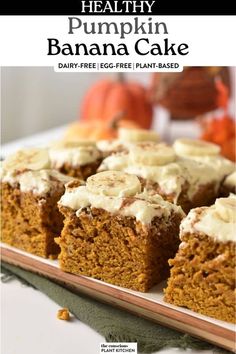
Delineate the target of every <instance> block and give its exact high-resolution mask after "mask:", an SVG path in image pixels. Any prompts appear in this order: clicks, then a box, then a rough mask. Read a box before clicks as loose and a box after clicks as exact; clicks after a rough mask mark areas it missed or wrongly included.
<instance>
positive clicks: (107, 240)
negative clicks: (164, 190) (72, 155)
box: [57, 171, 184, 291]
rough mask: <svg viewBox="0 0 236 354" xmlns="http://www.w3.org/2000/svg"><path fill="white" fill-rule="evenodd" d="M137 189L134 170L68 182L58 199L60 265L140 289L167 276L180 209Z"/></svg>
mask: <svg viewBox="0 0 236 354" xmlns="http://www.w3.org/2000/svg"><path fill="white" fill-rule="evenodd" d="M141 189H142V186H141V183H140V181H139V179H138V178H137V177H136V176H135V175H129V174H126V173H123V172H119V171H106V172H101V173H97V174H95V175H93V176H91V177H89V178H88V179H87V182H86V185H84V186H80V187H74V186H73V185H70V183H69V184H67V187H66V192H65V194H64V195H63V196H62V197H61V199H60V201H59V203H58V204H59V209H60V211H61V213H62V214H63V215H64V217H65V220H64V228H63V230H62V233H61V236H60V237H59V238H58V239H57V242H58V244H59V246H60V248H61V253H60V255H59V264H60V267H61V269H62V270H64V271H66V272H70V273H74V274H81V275H86V276H90V277H93V278H96V279H100V280H103V281H105V282H108V283H111V284H115V285H120V286H123V287H126V288H130V289H134V290H139V291H147V290H148V289H150V288H151V287H152V286H153V285H154V284H157V283H158V282H160V281H161V280H163V279H165V278H166V277H167V276H168V273H169V267H168V259H169V258H170V257H172V256H174V254H175V252H176V250H177V248H178V244H179V236H178V235H179V224H180V221H181V219H182V218H183V217H184V213H183V211H182V209H181V207H178V206H176V205H174V204H171V203H169V202H166V201H164V200H163V199H162V197H161V196H159V195H155V196H151V195H149V194H148V193H142V192H141Z"/></svg>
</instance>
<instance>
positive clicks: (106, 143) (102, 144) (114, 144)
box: [97, 139, 131, 152]
mask: <svg viewBox="0 0 236 354" xmlns="http://www.w3.org/2000/svg"><path fill="white" fill-rule="evenodd" d="M130 145H131V143H128V142H125V141H121V140H118V139H112V140H99V141H98V142H97V148H98V149H99V150H100V151H102V152H112V151H117V150H125V149H129V147H130Z"/></svg>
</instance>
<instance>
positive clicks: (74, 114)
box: [1, 67, 235, 144]
mask: <svg viewBox="0 0 236 354" xmlns="http://www.w3.org/2000/svg"><path fill="white" fill-rule="evenodd" d="M107 79H110V80H112V81H113V82H117V83H118V82H121V81H122V82H123V86H119V90H118V85H117V90H116V93H114V94H113V95H110V96H109V95H108V94H106V95H105V94H103V98H101V99H100V101H101V100H103V101H104V97H105V100H106V101H109V102H111V101H112V102H113V103H111V104H110V103H109V104H110V106H111V105H113V106H114V109H113V111H112V108H111V107H110V108H109V114H110V115H112V114H114V115H115V114H116V113H119V112H118V111H117V112H116V111H115V109H116V110H117V109H118V108H117V102H119V104H121V105H122V104H124V106H125V108H124V110H125V112H128V111H129V116H128V117H125V118H127V119H129V120H130V119H131V120H133V121H135V115H137V107H139V108H140V109H139V110H141V109H143V107H141V106H139V104H140V99H139V98H138V96H137V97H136V102H135V101H134V100H133V98H132V99H131V97H129V93H128V90H126V88H125V87H124V82H125V83H129V82H131V81H132V82H135V83H136V86H137V87H138V85H140V86H144V89H145V93H142V95H143V96H144V94H145V100H146V101H148V103H147V102H146V101H145V102H143V106H144V105H146V104H148V105H150V106H151V109H152V119H151V120H150V119H149V118H150V117H149V118H147V117H146V118H145V117H143V120H145V119H149V120H150V124H149V123H148V124H142V122H141V126H143V127H145V128H150V127H151V128H154V129H156V130H158V131H160V132H161V134H162V135H164V134H165V132H167V130H168V133H169V134H170V132H171V129H172V130H174V131H175V133H176V132H177V130H179V134H177V135H192V136H194V137H195V135H198V134H199V132H196V129H198V130H199V124H198V123H197V124H195V125H193V124H192V123H193V122H195V123H196V122H197V121H196V120H194V119H195V118H196V117H199V116H200V115H201V116H202V115H206V113H209V112H210V114H211V115H212V114H213V115H214V114H215V113H212V112H216V111H217V110H218V109H221V110H222V109H223V111H224V112H223V113H222V112H221V114H230V116H231V118H232V119H235V68H233V67H231V68H227V67H187V68H185V69H184V71H183V72H182V73H162V74H160V73H155V74H154V73H127V74H126V73H125V74H123V73H122V79H121V77H118V74H117V73H56V72H54V70H53V68H52V67H2V68H1V117H2V119H1V123H2V130H1V132H2V133H1V137H2V144H4V143H7V142H10V141H12V140H15V139H18V138H22V137H25V136H30V135H32V134H35V133H38V132H41V131H46V130H48V129H51V128H54V127H58V126H61V125H67V124H70V123H71V122H72V121H75V120H79V119H80V118H81V107H82V106H83V105H85V100H86V107H87V108H85V111H86V112H87V114H88V116H89V115H90V117H88V120H89V119H91V115H93V116H94V115H95V114H97V115H98V116H97V117H94V118H96V119H97V118H98V119H101V120H104V119H106V120H107V118H104V116H102V115H103V113H104V112H102V113H101V111H102V108H101V106H102V104H103V103H104V102H103V103H101V102H99V103H98V102H96V101H98V100H99V97H100V96H99V95H100V94H101V92H102V90H103V91H104V90H105V88H104V86H105V85H104V84H102V85H100V86H99V85H98V86H97V88H96V87H95V89H96V90H95V91H93V92H92V93H91V92H90V93H88V92H89V91H91V89H92V88H93V87H94V85H95V86H96V84H97V83H99V82H101V83H102V82H104V81H106V80H107ZM217 80H218V83H219V85H217V84H216V81H217ZM122 87H123V88H122ZM137 87H136V88H137ZM94 92H95V93H94ZM86 95H88V96H89V97H90V99H89V100H88V97H86ZM111 96H112V97H111ZM140 97H141V96H140ZM87 101H88V102H87ZM131 101H132V102H131ZM96 104H99V105H100V106H99V108H97V106H96ZM104 104H105V103H104ZM106 104H107V102H106ZM93 106H94V109H93V110H92V111H91V107H93ZM136 106H137V107H136ZM89 107H90V108H89ZM115 107H116V108H115ZM132 107H133V108H132ZM135 107H136V113H135V112H134V108H135ZM121 108H122V107H121ZM119 109H120V108H119ZM122 109H123V108H122ZM145 109H146V108H145ZM148 109H149V108H148ZM132 110H133V112H131V111H132ZM146 111H147V109H146ZM146 111H145V112H146ZM86 112H84V113H83V115H86ZM89 112H90V113H89ZM94 112H98V113H94ZM104 114H105V113H104ZM107 114H108V113H107ZM217 114H218V113H217ZM100 115H101V116H100ZM144 115H145V113H144ZM147 115H148V114H147ZM131 116H132V117H131ZM85 118H86V119H87V117H85ZM83 119H84V117H83ZM139 123H140V122H139ZM167 124H169V128H167V126H166V125H167ZM183 124H184V125H183ZM196 127H198V128H196ZM202 128H203V127H202V126H201V127H200V129H202ZM183 129H184V130H185V129H186V131H185V132H184V131H183ZM193 129H194V131H193ZM229 130H230V128H229ZM175 136H176V134H175ZM196 137H197V136H196ZM167 140H168V139H167Z"/></svg>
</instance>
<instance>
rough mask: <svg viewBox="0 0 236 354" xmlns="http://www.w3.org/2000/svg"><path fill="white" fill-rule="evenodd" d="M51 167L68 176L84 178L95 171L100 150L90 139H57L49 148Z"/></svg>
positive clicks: (98, 162)
mask: <svg viewBox="0 0 236 354" xmlns="http://www.w3.org/2000/svg"><path fill="white" fill-rule="evenodd" d="M49 156H50V161H51V167H52V168H55V169H56V170H58V171H59V172H61V173H64V174H66V175H68V176H72V177H76V178H81V179H84V180H86V179H87V178H88V177H89V176H91V175H93V174H94V173H96V171H97V168H98V166H99V165H100V163H101V161H102V155H101V152H100V151H99V150H98V149H97V147H96V144H95V143H94V142H92V141H90V140H79V141H59V142H57V143H54V144H52V145H51V147H50V148H49Z"/></svg>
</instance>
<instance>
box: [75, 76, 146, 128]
mask: <svg viewBox="0 0 236 354" xmlns="http://www.w3.org/2000/svg"><path fill="white" fill-rule="evenodd" d="M119 113H123V115H124V119H125V120H131V121H134V122H136V123H137V124H138V125H139V126H140V127H141V128H144V129H149V128H150V127H151V123H152V106H151V104H150V103H149V101H148V98H147V92H146V89H145V88H144V87H143V86H142V85H140V84H139V83H136V82H126V81H123V80H120V81H111V80H102V81H99V82H97V83H96V84H95V85H93V86H92V87H91V88H90V89H89V90H88V92H87V94H86V95H85V97H84V100H83V103H82V106H81V112H80V119H81V121H82V122H88V121H93V120H97V119H99V120H101V121H103V122H109V121H111V120H112V119H113V117H114V116H115V115H117V114H119Z"/></svg>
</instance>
